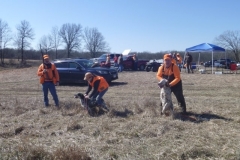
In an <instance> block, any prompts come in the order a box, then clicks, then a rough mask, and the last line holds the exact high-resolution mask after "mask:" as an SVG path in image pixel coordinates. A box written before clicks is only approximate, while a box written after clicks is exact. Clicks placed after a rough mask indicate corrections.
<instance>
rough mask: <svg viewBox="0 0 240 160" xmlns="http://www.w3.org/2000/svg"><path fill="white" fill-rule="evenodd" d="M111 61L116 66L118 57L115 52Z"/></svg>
mask: <svg viewBox="0 0 240 160" xmlns="http://www.w3.org/2000/svg"><path fill="white" fill-rule="evenodd" d="M113 62H114V67H118V57H117V55H116V54H115V55H114V58H113Z"/></svg>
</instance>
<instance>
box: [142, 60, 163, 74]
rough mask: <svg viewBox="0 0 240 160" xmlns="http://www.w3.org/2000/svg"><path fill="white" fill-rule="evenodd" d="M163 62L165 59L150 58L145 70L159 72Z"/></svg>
mask: <svg viewBox="0 0 240 160" xmlns="http://www.w3.org/2000/svg"><path fill="white" fill-rule="evenodd" d="M162 64H163V59H154V60H150V61H149V62H147V64H146V68H145V70H146V71H147V72H149V71H153V72H157V71H158V68H159V67H160V66H161V65H162Z"/></svg>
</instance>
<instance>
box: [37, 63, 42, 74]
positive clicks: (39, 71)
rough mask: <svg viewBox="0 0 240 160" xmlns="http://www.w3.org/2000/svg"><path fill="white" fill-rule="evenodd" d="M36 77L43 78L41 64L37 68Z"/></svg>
mask: <svg viewBox="0 0 240 160" xmlns="http://www.w3.org/2000/svg"><path fill="white" fill-rule="evenodd" d="M37 75H38V76H43V64H41V65H40V66H39V67H38V71H37Z"/></svg>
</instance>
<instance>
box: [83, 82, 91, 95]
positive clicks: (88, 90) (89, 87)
mask: <svg viewBox="0 0 240 160" xmlns="http://www.w3.org/2000/svg"><path fill="white" fill-rule="evenodd" d="M91 90H92V86H91V85H90V84H89V83H88V89H87V91H86V93H85V95H88V93H89V92H90V91H91Z"/></svg>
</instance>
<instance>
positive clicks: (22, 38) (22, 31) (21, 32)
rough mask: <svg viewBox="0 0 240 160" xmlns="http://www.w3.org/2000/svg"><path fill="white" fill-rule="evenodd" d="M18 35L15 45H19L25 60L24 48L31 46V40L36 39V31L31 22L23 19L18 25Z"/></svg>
mask: <svg viewBox="0 0 240 160" xmlns="http://www.w3.org/2000/svg"><path fill="white" fill-rule="evenodd" d="M16 29H17V36H16V38H15V45H17V47H19V49H20V50H21V56H22V57H21V59H22V62H23V53H24V50H25V49H27V48H28V47H30V43H29V40H33V39H34V31H33V29H32V28H31V26H30V23H29V22H27V21H25V20H23V21H21V23H20V24H19V25H18V26H17V28H16Z"/></svg>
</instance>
